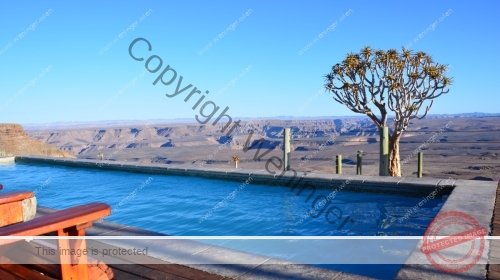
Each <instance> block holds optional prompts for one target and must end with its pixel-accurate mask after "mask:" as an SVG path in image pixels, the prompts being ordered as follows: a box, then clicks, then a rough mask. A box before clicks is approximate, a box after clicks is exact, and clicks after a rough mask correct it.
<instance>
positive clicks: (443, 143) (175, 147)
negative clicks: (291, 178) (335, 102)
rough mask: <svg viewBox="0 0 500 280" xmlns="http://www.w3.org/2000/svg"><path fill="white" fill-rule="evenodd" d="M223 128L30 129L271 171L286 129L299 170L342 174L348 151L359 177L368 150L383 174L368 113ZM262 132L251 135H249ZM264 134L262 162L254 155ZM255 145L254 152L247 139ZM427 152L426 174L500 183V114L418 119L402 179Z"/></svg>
mask: <svg viewBox="0 0 500 280" xmlns="http://www.w3.org/2000/svg"><path fill="white" fill-rule="evenodd" d="M223 125H224V123H222V122H221V124H220V125H219V124H218V125H217V126H212V125H210V124H208V125H200V124H198V123H195V122H190V123H186V122H183V123H179V122H178V123H173V122H172V121H170V122H166V121H164V122H162V121H136V122H134V121H130V122H107V123H88V124H76V125H75V124H73V125H71V124H70V125H61V124H59V125H56V124H51V125H45V126H26V127H25V129H26V132H27V134H28V135H30V136H31V137H33V138H36V139H39V140H41V141H42V142H45V143H47V144H50V145H52V146H55V147H57V148H60V149H62V150H64V151H65V152H67V153H69V154H72V155H74V156H76V157H77V158H91V159H96V158H98V154H99V153H102V154H103V156H104V160H110V161H133V162H141V163H160V164H171V165H176V166H178V165H182V166H186V167H195V166H198V167H201V166H203V167H205V168H211V167H218V168H221V167H222V168H234V164H233V163H232V162H231V157H232V156H235V155H237V156H239V158H240V160H241V161H240V163H239V164H238V167H239V168H250V169H264V168H265V163H266V160H267V159H268V158H270V157H271V156H278V157H280V158H281V157H282V156H283V150H282V142H283V128H284V127H289V128H291V131H292V138H293V142H292V153H291V155H292V160H291V167H292V168H294V169H295V170H297V171H308V172H317V173H335V156H336V155H338V154H341V155H342V158H343V173H344V174H356V154H357V151H359V150H362V151H363V175H378V154H379V139H378V138H379V136H378V132H377V129H376V127H375V126H374V125H373V123H372V122H371V121H370V120H368V119H365V118H354V117H353V118H324V119H314V120H312V119H310V120H299V119H288V120H278V119H269V120H248V121H242V122H241V127H238V128H237V129H236V130H235V131H234V132H233V133H232V136H233V137H232V138H227V137H226V136H225V134H226V132H227V130H226V131H225V132H224V133H221V129H222V127H223ZM252 130H253V131H254V133H253V135H252V137H251V138H250V139H249V134H250V133H251V131H252ZM261 138H264V140H265V141H264V142H263V143H262V147H261V151H260V154H259V156H260V155H261V154H262V153H265V152H266V151H268V150H271V151H270V152H269V153H267V154H266V155H264V156H263V157H262V158H260V160H257V161H255V160H254V156H255V154H256V152H257V150H258V149H257V147H258V146H259V142H258V140H259V139H261ZM247 140H248V141H249V142H248V143H249V145H251V144H255V146H254V147H253V148H252V149H249V150H248V151H247V152H244V151H243V147H244V145H245V143H246V142H247ZM419 147H420V150H421V151H422V152H423V153H424V172H423V173H424V176H427V177H438V178H448V177H452V178H461V179H475V180H495V181H498V180H500V157H499V155H500V117H497V116H481V115H473V114H466V115H447V116H431V117H427V118H426V119H423V120H414V121H412V123H411V124H410V126H409V127H408V129H407V131H405V132H404V134H403V138H402V139H401V161H402V162H403V163H402V176H416V171H417V155H416V152H417V151H418V150H419Z"/></svg>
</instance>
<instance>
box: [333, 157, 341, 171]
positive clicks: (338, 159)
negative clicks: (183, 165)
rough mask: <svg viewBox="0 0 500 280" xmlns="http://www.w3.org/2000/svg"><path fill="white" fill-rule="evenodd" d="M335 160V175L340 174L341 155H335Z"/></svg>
mask: <svg viewBox="0 0 500 280" xmlns="http://www.w3.org/2000/svg"><path fill="white" fill-rule="evenodd" d="M335 160H336V171H337V174H342V155H337V157H336V159H335Z"/></svg>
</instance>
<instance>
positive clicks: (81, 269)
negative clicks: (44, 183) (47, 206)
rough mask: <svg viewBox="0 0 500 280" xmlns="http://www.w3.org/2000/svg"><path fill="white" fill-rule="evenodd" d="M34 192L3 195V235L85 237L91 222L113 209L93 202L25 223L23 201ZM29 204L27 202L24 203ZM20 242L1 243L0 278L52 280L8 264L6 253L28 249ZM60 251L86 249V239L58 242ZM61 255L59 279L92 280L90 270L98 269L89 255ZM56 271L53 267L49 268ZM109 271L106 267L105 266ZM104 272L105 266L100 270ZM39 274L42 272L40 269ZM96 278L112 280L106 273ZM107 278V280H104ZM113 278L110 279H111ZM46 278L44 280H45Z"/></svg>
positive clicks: (0, 208) (0, 204)
mask: <svg viewBox="0 0 500 280" xmlns="http://www.w3.org/2000/svg"><path fill="white" fill-rule="evenodd" d="M33 197H34V195H33V193H32V192H22V191H20V192H11V193H4V194H1V195H0V215H2V216H4V217H5V219H3V224H2V225H3V227H1V228H0V236H39V235H46V234H49V233H56V234H57V236H61V237H68V236H85V229H86V228H88V227H91V226H92V221H94V220H98V219H101V218H103V217H105V216H108V215H109V214H110V213H111V207H110V206H109V205H107V204H105V203H90V204H85V205H81V206H76V207H72V208H68V209H65V210H60V211H57V212H54V213H51V214H47V215H45V216H42V217H39V218H34V219H32V220H28V221H26V219H25V218H26V214H25V212H26V211H24V212H23V207H22V204H23V201H26V199H31V198H33ZM24 203H26V202H24ZM22 242H25V243H27V242H26V241H21V240H19V239H1V240H0V258H2V259H0V279H30V280H31V279H51V278H47V277H45V275H43V274H40V273H38V272H35V271H33V270H31V269H28V268H26V267H25V266H22V265H20V264H17V263H16V262H15V261H12V262H9V259H8V258H7V257H6V255H7V254H6V252H9V250H19V248H21V247H22V248H26V246H25V245H22V244H21V243H22ZM57 247H58V249H59V250H64V251H66V250H73V249H74V250H83V249H85V248H86V242H85V239H58V240H57ZM58 255H59V262H58V263H59V264H60V265H58V266H57V269H59V272H58V273H56V274H55V275H60V277H58V278H60V279H64V280H66V279H85V280H87V279H89V264H90V267H95V266H96V263H95V262H93V261H92V260H91V261H90V262H89V259H88V258H87V255H85V254H82V255H81V256H79V257H78V256H76V255H64V254H58ZM47 266H49V267H52V270H53V269H54V267H55V266H54V265H52V266H50V264H47ZM106 268H107V267H106ZM101 269H102V267H101ZM37 271H40V270H37ZM91 274H92V275H91V276H92V278H93V279H110V278H112V273H111V275H110V273H109V271H108V272H107V274H106V273H105V272H104V271H103V273H100V274H99V273H96V271H95V270H93V271H92V273H91ZM105 276H106V277H107V278H104V277H105ZM109 276H111V277H109ZM44 277H45V278H44Z"/></svg>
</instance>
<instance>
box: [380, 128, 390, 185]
mask: <svg viewBox="0 0 500 280" xmlns="http://www.w3.org/2000/svg"><path fill="white" fill-rule="evenodd" d="M379 132H380V162H379V174H378V175H379V176H389V128H388V127H386V126H384V127H381V128H380V129H379Z"/></svg>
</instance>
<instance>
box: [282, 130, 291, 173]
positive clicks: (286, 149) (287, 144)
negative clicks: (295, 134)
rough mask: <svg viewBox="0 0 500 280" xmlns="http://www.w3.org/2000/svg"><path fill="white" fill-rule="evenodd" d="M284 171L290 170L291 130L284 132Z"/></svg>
mask: <svg viewBox="0 0 500 280" xmlns="http://www.w3.org/2000/svg"><path fill="white" fill-rule="evenodd" d="M283 134H284V136H283V163H284V164H283V170H284V171H288V170H290V128H285V129H284V130H283Z"/></svg>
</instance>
